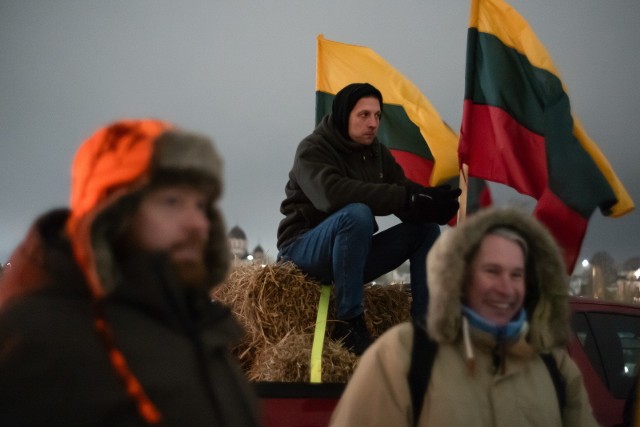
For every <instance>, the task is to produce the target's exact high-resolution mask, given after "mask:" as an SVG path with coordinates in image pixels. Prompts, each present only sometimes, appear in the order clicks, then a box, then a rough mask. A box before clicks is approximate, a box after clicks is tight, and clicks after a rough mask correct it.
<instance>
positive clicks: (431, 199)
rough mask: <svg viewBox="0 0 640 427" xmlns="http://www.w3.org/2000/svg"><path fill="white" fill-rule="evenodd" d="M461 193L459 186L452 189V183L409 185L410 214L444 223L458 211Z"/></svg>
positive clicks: (408, 203)
mask: <svg viewBox="0 0 640 427" xmlns="http://www.w3.org/2000/svg"><path fill="white" fill-rule="evenodd" d="M461 193H462V191H461V190H460V189H459V188H454V189H451V186H450V185H439V186H437V187H420V186H412V187H409V188H407V195H408V197H407V205H408V210H409V212H410V216H412V217H418V218H420V219H422V221H425V222H437V223H438V224H441V225H444V224H446V223H447V222H449V220H450V219H451V218H453V216H454V215H455V214H456V212H458V209H459V208H460V204H459V203H458V197H459V196H460V194H461Z"/></svg>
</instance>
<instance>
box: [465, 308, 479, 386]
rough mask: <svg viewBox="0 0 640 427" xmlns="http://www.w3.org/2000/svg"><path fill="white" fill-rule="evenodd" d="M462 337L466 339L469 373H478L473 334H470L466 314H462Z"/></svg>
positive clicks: (472, 374)
mask: <svg viewBox="0 0 640 427" xmlns="http://www.w3.org/2000/svg"><path fill="white" fill-rule="evenodd" d="M462 339H463V340H464V355H465V362H466V364H467V371H468V372H469V375H471V376H474V375H475V373H476V359H475V356H474V354H473V345H472V344H471V336H470V335H469V321H468V320H467V317H466V316H462Z"/></svg>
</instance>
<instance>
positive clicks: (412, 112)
mask: <svg viewBox="0 0 640 427" xmlns="http://www.w3.org/2000/svg"><path fill="white" fill-rule="evenodd" d="M317 42H318V49H317V58H316V67H317V68H316V90H317V91H321V92H325V93H329V94H332V95H335V94H336V93H337V92H338V91H339V90H340V89H342V88H343V87H345V86H347V85H348V84H350V83H365V82H366V83H370V84H372V85H374V86H375V87H376V88H378V90H380V92H382V97H383V99H384V102H385V104H395V105H399V106H401V107H403V108H404V110H405V112H406V113H407V116H408V117H409V119H410V120H411V121H412V122H413V123H414V124H415V125H416V126H417V127H418V128H419V129H420V133H421V134H422V137H423V138H424V140H425V141H427V145H428V146H429V149H430V151H431V154H432V155H433V158H434V168H433V172H432V174H431V178H430V183H431V184H432V185H437V184H441V183H443V182H445V181H447V180H449V179H451V178H453V177H456V176H457V175H458V153H457V149H458V136H457V135H456V134H455V132H453V131H452V130H451V129H450V128H449V127H448V126H447V125H446V124H445V123H444V121H443V120H442V118H441V117H440V115H439V114H438V112H437V111H436V109H435V108H434V107H433V106H432V105H431V103H430V102H429V100H428V99H427V98H426V97H425V96H424V95H423V94H422V93H421V92H420V90H419V89H418V88H417V87H416V86H415V85H414V84H413V83H412V82H411V81H409V80H408V79H407V78H406V77H404V76H403V75H402V74H401V73H400V72H398V71H397V70H396V69H395V68H393V67H392V66H391V65H390V64H389V63H388V62H387V61H385V60H384V59H383V58H382V57H380V56H379V55H378V54H377V53H375V52H374V51H373V50H371V49H369V48H368V47H364V46H356V45H350V44H345V43H338V42H334V41H331V40H327V39H325V38H324V37H323V36H322V34H321V35H319V36H318V38H317Z"/></svg>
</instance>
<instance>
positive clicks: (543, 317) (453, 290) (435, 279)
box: [427, 208, 569, 352]
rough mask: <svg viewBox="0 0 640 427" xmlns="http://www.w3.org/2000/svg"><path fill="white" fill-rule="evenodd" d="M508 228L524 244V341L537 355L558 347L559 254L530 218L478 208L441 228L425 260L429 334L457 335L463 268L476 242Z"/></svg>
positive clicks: (565, 311)
mask: <svg viewBox="0 0 640 427" xmlns="http://www.w3.org/2000/svg"><path fill="white" fill-rule="evenodd" d="M499 226H500V227H502V226H504V227H507V228H511V229H513V230H514V231H516V232H517V233H518V234H520V235H521V236H522V237H524V239H525V240H526V241H527V244H528V246H529V255H528V257H527V261H526V291H525V302H524V306H525V309H526V311H527V317H528V319H527V320H528V322H529V332H528V334H527V337H526V340H527V341H528V342H529V344H530V345H531V346H532V347H533V348H534V349H535V350H537V351H541V352H547V351H549V350H550V349H552V348H554V347H559V346H562V345H564V344H565V343H566V342H567V340H568V337H569V322H568V316H569V305H568V298H569V296H568V282H567V279H568V277H567V275H566V273H565V268H564V264H563V261H562V256H561V254H560V251H559V249H558V246H557V245H556V243H555V241H554V239H553V237H552V236H551V235H550V233H549V232H548V231H547V230H546V229H545V228H544V226H542V225H541V224H540V223H539V222H538V221H536V220H535V219H534V218H533V217H531V216H530V215H527V214H524V213H523V212H520V211H518V210H516V209H513V208H490V209H484V210H482V211H480V212H478V213H476V214H474V215H471V216H470V217H469V218H468V219H467V220H466V221H465V222H463V223H461V224H459V225H458V226H456V227H454V228H450V229H448V230H446V231H445V232H444V233H443V234H442V235H441V236H440V238H439V239H438V240H437V241H436V243H435V244H434V245H433V247H432V248H431V250H430V251H429V255H428V256H427V271H428V278H429V280H428V284H429V310H428V314H427V329H428V332H429V335H430V336H431V337H432V338H433V339H434V340H436V341H437V342H440V343H453V342H455V341H457V340H458V339H459V338H460V337H461V334H462V306H461V304H462V303H461V300H462V297H463V293H464V290H465V287H466V286H467V284H468V267H469V264H470V262H471V259H472V257H473V255H474V254H475V252H476V250H477V249H478V247H479V245H480V242H481V240H482V238H483V237H484V236H485V235H486V234H487V232H488V231H490V230H492V229H494V228H496V227H499Z"/></svg>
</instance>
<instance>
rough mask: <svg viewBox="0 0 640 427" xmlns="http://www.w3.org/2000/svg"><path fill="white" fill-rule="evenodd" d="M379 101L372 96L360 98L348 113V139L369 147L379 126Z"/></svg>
mask: <svg viewBox="0 0 640 427" xmlns="http://www.w3.org/2000/svg"><path fill="white" fill-rule="evenodd" d="M381 114H382V112H381V110H380V101H378V98H376V97H374V96H367V97H364V98H360V99H359V100H358V102H356V105H354V106H353V109H352V110H351V112H350V113H349V138H351V139H352V140H353V141H355V142H357V143H358V144H362V145H371V143H372V142H373V140H374V138H375V137H376V134H377V133H378V126H380V115H381Z"/></svg>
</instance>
